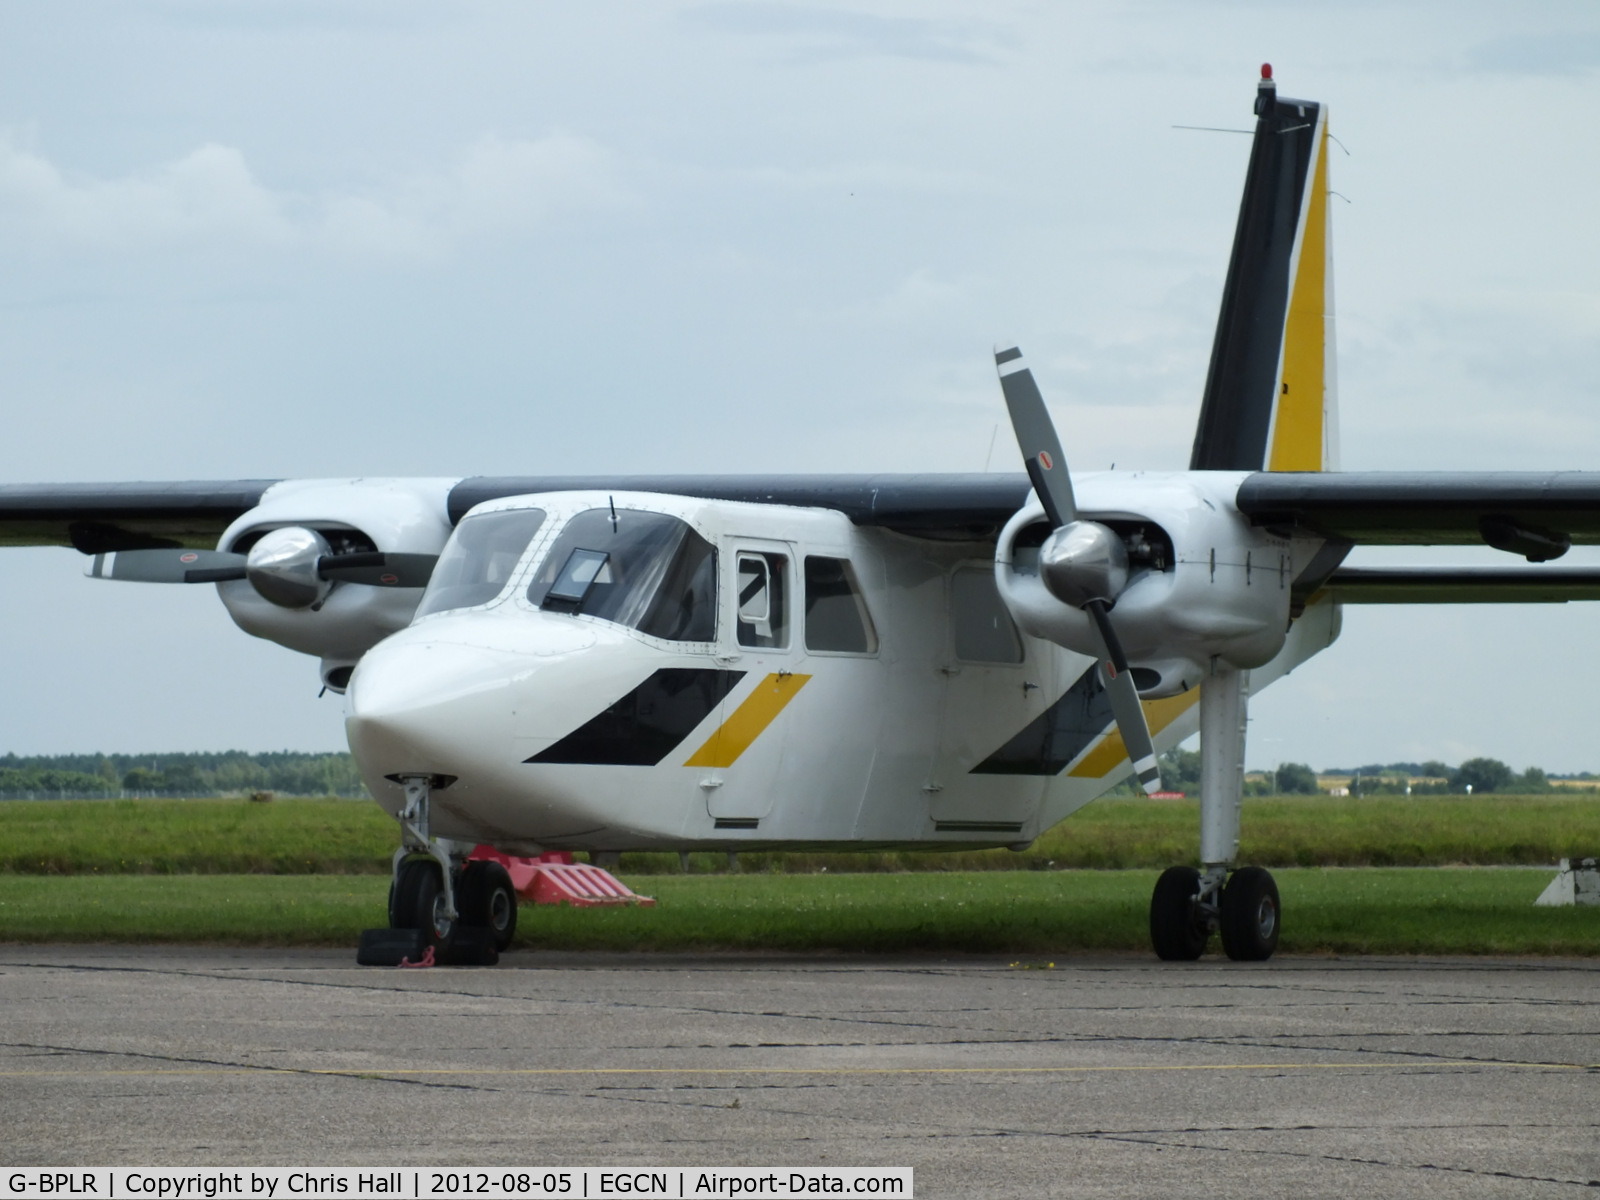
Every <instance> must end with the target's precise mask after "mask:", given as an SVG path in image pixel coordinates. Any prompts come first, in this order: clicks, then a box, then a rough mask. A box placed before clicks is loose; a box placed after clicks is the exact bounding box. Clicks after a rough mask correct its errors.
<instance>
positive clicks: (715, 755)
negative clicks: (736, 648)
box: [683, 671, 811, 767]
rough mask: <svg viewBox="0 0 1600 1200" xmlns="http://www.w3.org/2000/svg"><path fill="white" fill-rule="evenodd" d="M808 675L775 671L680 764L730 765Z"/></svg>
mask: <svg viewBox="0 0 1600 1200" xmlns="http://www.w3.org/2000/svg"><path fill="white" fill-rule="evenodd" d="M810 678H811V676H809V675H791V674H789V673H787V672H782V671H779V672H775V673H774V674H771V675H768V676H767V677H766V678H765V679H763V680H762V681H761V682H760V683H758V684H756V686H755V690H754V691H752V692H751V693H750V694H749V695H748V696H746V697H745V699H744V703H743V704H741V705H739V707H738V708H736V709H734V710H733V715H732V716H730V717H729V718H728V719H727V720H726V721H724V722H723V723H722V724H721V725H719V726H718V727H717V730H716V732H715V733H713V734H712V735H711V736H710V737H709V738H707V739H706V743H705V745H703V746H701V747H700V749H698V750H696V751H695V752H694V753H693V754H692V755H690V757H689V758H688V760H687V761H686V762H685V763H684V764H683V765H684V766H686V767H731V766H733V764H734V763H736V762H737V761H738V760H739V756H740V755H741V754H743V753H744V752H745V751H746V750H748V749H749V748H750V745H751V743H753V742H754V741H755V740H756V739H757V738H758V737H760V736H761V734H762V732H763V731H765V729H766V728H767V726H768V725H770V724H772V722H773V721H774V720H776V719H777V716H778V714H779V713H781V712H782V711H783V710H784V709H785V708H786V707H788V704H789V701H791V700H793V699H794V698H795V696H797V695H798V694H799V692H800V689H801V688H803V687H804V686H805V685H806V682H807V681H808V680H809V679H810Z"/></svg>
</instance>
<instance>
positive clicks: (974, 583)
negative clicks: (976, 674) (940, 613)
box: [950, 567, 1022, 663]
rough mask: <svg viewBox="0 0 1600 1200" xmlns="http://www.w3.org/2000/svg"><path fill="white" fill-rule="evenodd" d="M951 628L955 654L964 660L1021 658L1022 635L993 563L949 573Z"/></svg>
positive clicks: (981, 661)
mask: <svg viewBox="0 0 1600 1200" xmlns="http://www.w3.org/2000/svg"><path fill="white" fill-rule="evenodd" d="M950 628H951V630H952V632H953V633H954V635H955V649H956V657H957V658H959V659H961V660H962V661H963V662H971V663H1019V662H1021V661H1022V639H1021V638H1019V637H1018V636H1017V627H1016V626H1015V625H1013V624H1012V623H1011V614H1010V613H1009V612H1007V611H1006V606H1005V601H1003V600H1001V599H1000V592H999V589H997V588H996V587H995V585H994V570H993V569H992V568H990V567H959V568H957V569H956V571H955V573H954V574H953V575H951V576H950Z"/></svg>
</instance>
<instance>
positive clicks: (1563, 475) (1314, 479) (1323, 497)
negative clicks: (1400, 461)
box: [1237, 471, 1600, 558]
mask: <svg viewBox="0 0 1600 1200" xmlns="http://www.w3.org/2000/svg"><path fill="white" fill-rule="evenodd" d="M1237 503H1238V506H1239V511H1240V512H1242V513H1243V514H1244V515H1245V516H1246V517H1248V518H1249V519H1250V522H1251V524H1253V525H1257V526H1264V527H1267V528H1274V529H1282V530H1284V531H1286V532H1301V533H1309V534H1313V535H1316V536H1319V537H1324V538H1331V539H1337V540H1340V541H1345V542H1349V543H1351V544H1352V545H1391V546H1395V545H1409V546H1425V545H1433V546H1438V545H1478V544H1485V543H1486V544H1488V545H1491V546H1494V547H1496V548H1497V549H1502V550H1510V551H1512V552H1513V553H1519V554H1520V553H1524V549H1523V547H1524V545H1526V546H1527V547H1528V548H1529V549H1533V550H1535V551H1538V550H1540V549H1554V548H1556V547H1557V546H1564V545H1570V544H1572V543H1578V544H1582V545H1596V544H1600V472H1597V471H1545V472H1522V471H1483V472H1476V473H1472V472H1464V471H1462V472H1454V471H1451V472H1446V471H1439V472H1432V471H1430V472H1400V471H1342V472H1333V471H1330V472H1311V471H1305V472H1298V471H1297V472H1288V471H1260V472H1257V473H1256V474H1254V475H1250V476H1248V477H1246V479H1245V480H1244V482H1243V483H1241V484H1240V485H1239V494H1238V499H1237ZM1501 542H1514V543H1517V544H1514V545H1502V544H1501ZM1534 557H1536V558H1538V557H1551V558H1553V557H1556V555H1554V554H1545V555H1542V556H1541V555H1539V554H1537V553H1536V554H1535V555H1534Z"/></svg>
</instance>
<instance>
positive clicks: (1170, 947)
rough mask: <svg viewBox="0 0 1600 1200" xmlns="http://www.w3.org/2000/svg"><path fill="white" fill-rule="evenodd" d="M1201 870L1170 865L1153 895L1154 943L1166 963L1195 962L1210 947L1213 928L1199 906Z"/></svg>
mask: <svg viewBox="0 0 1600 1200" xmlns="http://www.w3.org/2000/svg"><path fill="white" fill-rule="evenodd" d="M1199 895H1200V872H1199V871H1197V870H1195V869H1194V868H1193V867H1168V868H1167V869H1166V870H1165V871H1163V872H1161V878H1160V879H1158V880H1156V890H1155V891H1154V892H1152V893H1151V895H1150V944H1151V945H1152V946H1154V947H1155V951H1156V957H1157V958H1160V959H1162V960H1163V961H1165V962H1193V961H1194V960H1195V959H1197V958H1199V957H1200V956H1201V955H1202V954H1204V953H1205V950H1206V942H1207V941H1209V940H1210V938H1211V930H1210V929H1208V928H1207V927H1206V922H1205V918H1204V917H1202V916H1201V915H1200V913H1199V912H1198V911H1197V910H1196V907H1195V899H1196V897H1198V896H1199Z"/></svg>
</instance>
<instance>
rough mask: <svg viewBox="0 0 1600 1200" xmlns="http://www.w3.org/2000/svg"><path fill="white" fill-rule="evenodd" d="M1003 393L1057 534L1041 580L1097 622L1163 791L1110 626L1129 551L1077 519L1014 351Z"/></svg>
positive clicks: (1118, 688) (1001, 359)
mask: <svg viewBox="0 0 1600 1200" xmlns="http://www.w3.org/2000/svg"><path fill="white" fill-rule="evenodd" d="M994 363H995V368H996V369H997V370H998V371H999V373H1000V390H1001V391H1002V392H1004V393H1005V398H1006V408H1007V410H1008V411H1009V412H1010V413H1011V428H1012V429H1013V430H1014V431H1015V433H1016V435H1017V446H1018V448H1019V449H1020V450H1021V451H1022V459H1023V462H1024V463H1026V464H1027V468H1028V478H1029V479H1030V480H1032V481H1033V490H1034V491H1035V492H1037V493H1038V495H1039V503H1040V504H1042V505H1044V511H1045V516H1046V517H1047V518H1048V519H1049V521H1050V525H1051V528H1052V532H1051V534H1050V536H1049V538H1048V539H1046V541H1045V543H1044V545H1043V546H1041V547H1040V548H1039V578H1040V579H1041V580H1042V581H1043V583H1044V585H1045V587H1046V588H1047V589H1048V590H1049V592H1050V594H1051V595H1052V596H1054V597H1055V598H1056V599H1058V600H1060V601H1061V602H1062V603H1063V604H1067V605H1070V606H1072V607H1073V608H1080V609H1082V610H1084V611H1085V612H1087V613H1088V614H1089V616H1090V617H1091V618H1092V619H1093V621H1094V625H1095V629H1096V631H1097V632H1098V633H1099V635H1100V643H1101V649H1102V651H1103V653H1102V655H1101V663H1100V671H1101V679H1102V681H1103V682H1104V683H1105V686H1106V690H1107V691H1108V692H1110V693H1111V711H1112V713H1113V714H1114V715H1115V717H1116V720H1117V731H1118V732H1119V733H1121V734H1122V742H1123V745H1125V746H1126V747H1127V748H1128V760H1129V761H1130V762H1132V763H1133V769H1134V772H1135V773H1136V774H1137V775H1138V777H1139V785H1140V786H1141V787H1142V788H1144V790H1145V791H1146V792H1156V791H1159V790H1160V788H1161V772H1160V769H1159V767H1158V766H1157V765H1156V750H1155V744H1154V742H1152V741H1151V739H1150V727H1149V725H1147V724H1146V723H1145V719H1144V709H1143V708H1141V707H1140V705H1139V689H1138V688H1137V687H1135V686H1134V682H1133V672H1132V671H1130V670H1129V669H1128V658H1127V655H1126V654H1124V653H1123V650H1122V641H1121V639H1119V638H1118V637H1117V631H1116V628H1115V626H1113V625H1112V623H1111V606H1112V605H1113V604H1115V603H1116V600H1117V596H1118V595H1119V594H1120V593H1121V591H1122V589H1123V587H1124V586H1126V585H1127V582H1128V551H1127V548H1126V547H1125V546H1124V545H1123V544H1122V539H1121V538H1119V537H1118V536H1117V535H1116V533H1115V532H1114V531H1113V530H1111V529H1108V528H1107V527H1106V526H1104V525H1101V524H1100V523H1099V522H1097V521H1087V520H1082V519H1080V518H1079V516H1078V505H1077V500H1076V498H1075V497H1074V496H1073V494H1072V477H1071V475H1070V474H1069V473H1068V471H1067V458H1066V455H1065V454H1064V453H1062V450H1061V439H1060V438H1059V437H1057V436H1056V427H1055V424H1054V422H1052V421H1051V420H1050V413H1049V411H1048V410H1047V409H1046V408H1045V406H1044V397H1043V396H1042V395H1040V394H1039V385H1038V384H1037V383H1035V382H1034V379H1033V372H1032V371H1030V370H1029V369H1028V366H1027V363H1026V362H1025V361H1024V360H1023V357H1022V351H1021V350H1019V349H1018V348H1017V347H1015V346H1011V347H1009V348H1007V349H1004V350H997V351H995V356H994Z"/></svg>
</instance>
